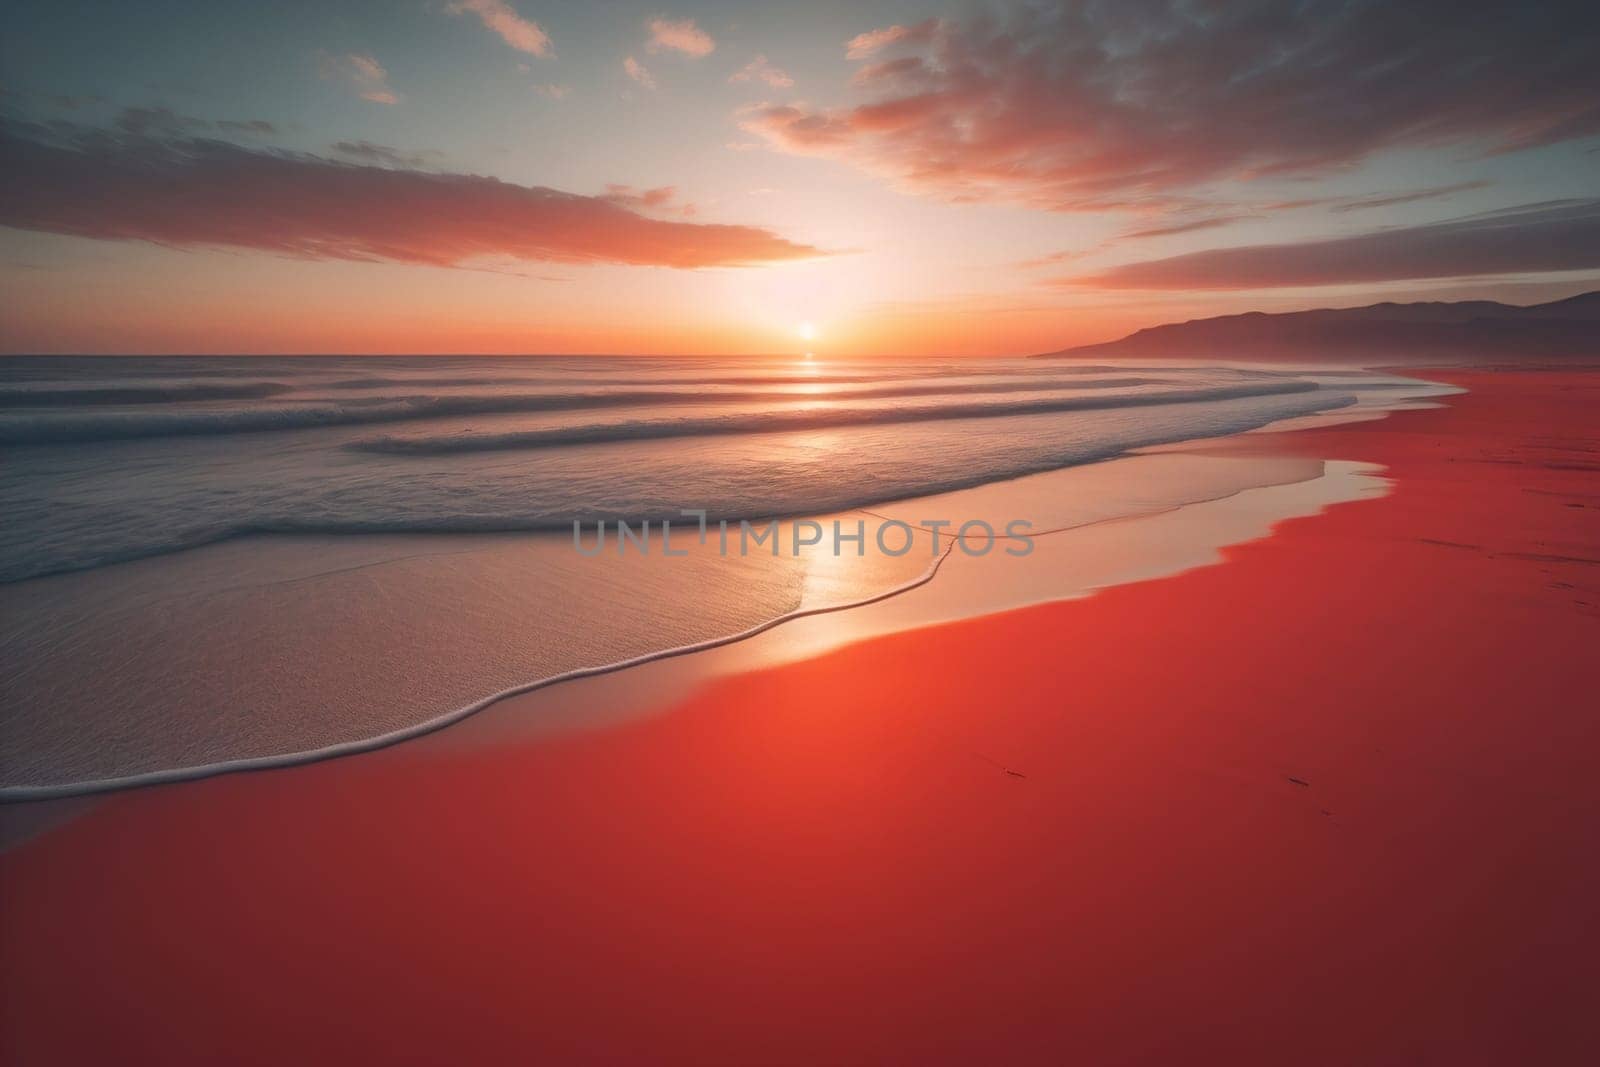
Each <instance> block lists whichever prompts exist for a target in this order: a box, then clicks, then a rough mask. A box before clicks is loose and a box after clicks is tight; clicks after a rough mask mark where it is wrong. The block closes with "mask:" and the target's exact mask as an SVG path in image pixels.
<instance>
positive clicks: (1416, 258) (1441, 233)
mask: <svg viewBox="0 0 1600 1067" xmlns="http://www.w3.org/2000/svg"><path fill="white" fill-rule="evenodd" d="M1594 269H1600V200H1562V201H1552V202H1547V203H1543V204H1530V205H1527V206H1525V207H1520V208H1513V209H1510V210H1506V211H1497V212H1491V213H1489V214H1484V215H1472V216H1468V217H1466V218H1461V219H1452V220H1450V221H1448V222H1439V223H1433V224H1431V225H1427V226H1401V227H1394V228H1392V229H1387V230H1379V231H1376V232H1373V233H1366V234H1360V235H1358V236H1354V237H1339V238H1333V239H1330V240H1321V241H1302V242H1298V243H1293V244H1274V245H1247V246H1243V247H1239V248H1219V249H1215V250H1212V251H1209V252H1193V253H1190V254H1188V255H1182V256H1170V257H1167V258H1165V259H1155V260H1146V261H1144V262H1140V263H1127V264H1123V265H1122V266H1118V267H1112V268H1110V269H1108V270H1104V271H1100V272H1098V273H1095V274H1089V275H1081V276H1077V277H1068V278H1062V279H1060V280H1059V281H1058V282H1057V283H1056V284H1059V285H1063V286H1072V287H1080V286H1081V287H1087V288H1094V289H1270V288H1290V287H1298V286H1314V285H1336V284H1347V283H1368V282H1390V281H1404V280H1410V279H1423V278H1465V277H1474V276H1482V275H1494V274H1531V273H1542V272H1547V271H1573V270H1594Z"/></svg>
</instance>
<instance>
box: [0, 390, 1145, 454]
mask: <svg viewBox="0 0 1600 1067" xmlns="http://www.w3.org/2000/svg"><path fill="white" fill-rule="evenodd" d="M798 381H800V382H806V383H810V382H813V381H815V379H809V378H807V379H798ZM1164 381H1165V379H1160V378H1135V377H1129V378H1102V379H1087V380H1080V379H1060V378H1051V379H1038V380H1031V379H1026V378H1023V379H1017V380H1011V381H992V382H972V383H966V384H961V383H938V382H936V383H924V384H913V385H887V386H880V387H877V388H870V389H857V390H852V391H850V392H846V393H837V394H831V395H830V394H826V393H814V394H813V393H796V392H792V391H788V392H785V391H776V390H771V389H766V390H743V391H729V392H720V393H707V392H703V391H701V390H699V389H694V388H683V387H667V388H651V389H637V388H636V389H618V390H611V391H603V392H576V393H575V392H562V393H511V394H477V395H472V394H468V395H458V396H449V395H446V396H397V397H396V396H391V397H381V396H380V397H355V398H350V399H347V400H336V401H319V400H296V401H291V402H285V403H279V404H274V405H271V406H267V407H241V408H214V409H203V410H193V409H190V410H156V411H97V412H92V413H90V412H84V413H76V412H51V413H49V414H17V415H0V444H8V445H37V444H68V443H77V442H89V441H117V440H132V439H138V438H149V437H190V436H213V435H219V434H234V433H263V432H271V431H283V430H305V429H317V428H323V427H330V426H355V425H366V424H373V423H384V422H405V421H408V420H413V419H427V418H438V417H442V416H452V415H500V414H537V413H540V412H560V411H581V410H586V409H599V408H611V407H647V406H650V405H652V404H682V403H697V404H698V403H733V402H740V401H746V402H755V401H763V402H782V401H794V400H827V399H858V398H859V399H882V398H892V397H909V396H941V395H947V394H950V393H952V392H960V393H1006V392H1045V391H1049V390H1052V389H1110V388H1119V389H1120V388H1132V387H1135V386H1142V385H1159V384H1163V383H1164ZM268 386H271V387H272V388H271V391H270V392H260V393H252V394H246V393H244V392H242V391H241V392H240V393H239V394H238V395H239V397H240V398H246V397H249V398H257V397H265V396H269V395H273V394H275V393H278V392H282V391H286V390H287V389H288V388H289V387H287V386H282V387H279V386H278V385H277V384H276V383H260V384H259V385H258V386H252V387H251V388H260V389H263V390H265V389H266V388H267V387H268ZM208 388H211V387H207V386H187V387H182V389H183V390H184V391H186V392H188V391H198V390H202V389H208ZM218 388H222V387H218ZM229 388H232V387H229ZM237 388H239V389H240V390H243V389H244V388H245V387H243V386H240V387H237ZM122 391H123V390H110V389H101V390H89V389H82V390H74V389H65V390H56V391H55V393H56V394H57V395H69V394H70V395H73V396H82V395H92V394H97V393H98V394H107V393H112V392H122ZM177 391H178V390H177V389H165V390H164V389H161V388H160V387H151V388H150V389H148V390H142V392H147V393H149V394H150V400H148V401H146V402H151V403H153V402H155V401H156V400H157V399H167V400H178V399H182V400H196V399H218V398H220V394H210V395H206V396H201V395H200V394H199V393H198V392H193V393H189V394H188V395H181V396H179V395H172V394H174V393H176V392H177ZM45 393H46V391H45V390H13V391H9V392H6V393H0V407H3V406H6V405H5V397H6V396H15V395H21V394H27V395H30V396H31V395H40V394H45ZM157 393H166V394H168V395H166V396H163V397H159V398H158V397H156V396H155V394H157ZM135 402H137V401H131V400H115V399H92V400H90V401H86V402H85V403H90V404H93V403H103V404H113V403H135ZM24 406H26V405H24Z"/></svg>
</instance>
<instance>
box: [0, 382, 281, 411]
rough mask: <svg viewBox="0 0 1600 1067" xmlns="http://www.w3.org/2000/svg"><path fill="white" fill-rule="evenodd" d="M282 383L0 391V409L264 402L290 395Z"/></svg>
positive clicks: (54, 387) (50, 388) (68, 387)
mask: <svg viewBox="0 0 1600 1067" xmlns="http://www.w3.org/2000/svg"><path fill="white" fill-rule="evenodd" d="M293 389H294V386H292V385H285V384H283V383H282V382H240V383H239V384H237V385H205V384H200V383H190V384H187V385H103V386H83V387H73V386H52V387H49V388H39V389H28V388H22V389H0V408H31V407H65V406H72V405H82V406H89V405H94V404H172V403H182V402H184V401H189V400H264V399H266V398H267V397H269V396H278V395H279V394H282V393H287V392H291V391H292V390H293Z"/></svg>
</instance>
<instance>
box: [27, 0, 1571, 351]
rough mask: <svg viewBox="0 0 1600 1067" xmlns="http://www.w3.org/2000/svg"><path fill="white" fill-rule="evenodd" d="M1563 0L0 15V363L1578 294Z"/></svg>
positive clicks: (982, 345)
mask: <svg viewBox="0 0 1600 1067" xmlns="http://www.w3.org/2000/svg"><path fill="white" fill-rule="evenodd" d="M1597 54H1600V5H1595V4H1577V3H1531V4H1529V3H1522V4H1509V3H1476V2H1472V0H1450V2H1447V0H1412V2H1408V3H1405V4H1394V3H1392V2H1388V3H1379V2H1367V0H1347V2H1331V0H1330V2H1323V0H1299V2H1293V3H1286V2H1273V3H1264V2H1234V3H1221V2H1216V0H1183V2H1160V0H1115V2H1113V0H1100V2H1085V3H1076V2H1073V3H1050V4H1042V3H1041V4H1021V3H989V4H980V3H962V4H941V3H937V2H930V0H893V2H884V3H834V2H829V0H820V2H818V0H811V2H806V3H749V2H746V3H731V2H719V0H669V2H668V3H665V4H658V3H650V4H638V3H631V2H625V0H615V2H613V0H591V2H588V3H583V4H573V3H557V2H554V0H341V2H338V3H326V2H322V3H311V2H304V3H302V2H293V0H290V2H279V3H273V4H262V3H259V2H253V0H251V2H246V0H204V2H189V0H148V2H145V3H140V4H127V3H74V2H71V0H48V2H37V0H9V2H8V3H7V4H6V5H4V8H3V10H0V290H3V292H4V293H5V294H6V295H5V297H4V299H3V300H0V351H4V352H10V353H70V352H81V353H96V352H149V353H158V352H174V353H190V352H194V353H240V352H244V353H255V352H259V353H277V352H313V353H316V352H327V353H334V352H341V353H342V352H374V353H406V352H472V353H616V354H652V353H659V354H686V353H718V354H729V353H774V354H792V353H795V352H799V351H815V352H817V353H818V355H820V356H835V357H841V358H842V357H847V356H857V355H860V356H877V355H1017V354H1026V353H1031V352H1039V351H1047V350H1053V349H1058V348H1062V347H1065V346H1069V345H1075V344H1084V343H1092V342H1096V341H1102V340H1108V339H1112V338H1115V337H1118V336H1121V335H1123V334H1126V333H1128V332H1130V331H1132V330H1135V329H1138V328H1141V327H1144V326H1149V325H1155V324H1159V323H1162V322H1169V321H1176V320H1183V319H1189V318H1196V317H1202V316H1208V315H1217V314H1230V313H1235V312H1241V311H1252V310H1261V311H1281V310H1293V309H1299V308H1307V307H1339V306H1353V305H1358V304H1366V303H1372V302H1375V301H1379V300H1455V299H1480V298H1481V299H1498V300H1504V301H1507V302H1511V303H1537V302H1540V301H1544V300H1549V299H1557V298H1560V297H1564V296H1568V295H1572V294H1575V293H1579V292H1583V291H1586V290H1589V289H1593V288H1600V63H1596V62H1595V61H1594V56H1595V55H1597Z"/></svg>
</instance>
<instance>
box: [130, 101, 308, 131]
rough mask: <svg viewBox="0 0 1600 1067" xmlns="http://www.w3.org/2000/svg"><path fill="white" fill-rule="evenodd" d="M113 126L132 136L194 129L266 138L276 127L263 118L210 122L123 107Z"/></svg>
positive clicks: (168, 110) (167, 111)
mask: <svg viewBox="0 0 1600 1067" xmlns="http://www.w3.org/2000/svg"><path fill="white" fill-rule="evenodd" d="M113 125H115V126H116V128H117V129H119V130H121V131H122V132H123V133H131V134H134V135H135V136H143V135H146V134H148V135H152V136H167V137H171V136H176V135H180V134H185V133H193V132H195V131H197V130H221V131H223V132H225V133H247V134H254V135H257V136H270V135H272V134H275V133H277V132H278V128H277V127H276V126H274V125H273V124H272V123H270V122H268V121H267V120H266V119H220V120H218V121H216V122H212V121H211V120H210V119H202V118H196V117H195V116H193V115H180V114H179V113H177V112H176V111H173V110H172V109H171V108H167V107H125V108H123V109H122V110H121V111H120V112H118V113H117V117H116V119H114V120H113Z"/></svg>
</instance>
